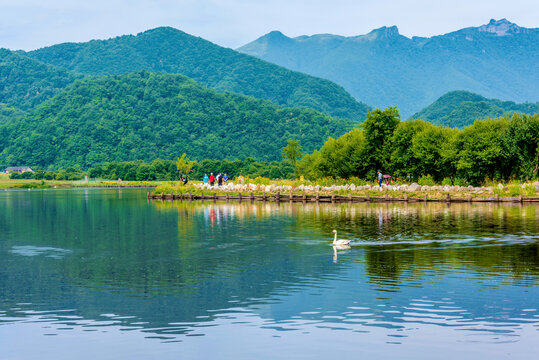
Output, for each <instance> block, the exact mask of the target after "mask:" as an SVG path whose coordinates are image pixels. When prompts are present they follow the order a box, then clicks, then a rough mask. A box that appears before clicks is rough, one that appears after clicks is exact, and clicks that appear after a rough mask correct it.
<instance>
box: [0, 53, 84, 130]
mask: <svg viewBox="0 0 539 360" xmlns="http://www.w3.org/2000/svg"><path fill="white" fill-rule="evenodd" d="M80 77H81V75H76V74H73V73H71V72H69V71H67V70H65V69H61V68H57V67H54V66H51V65H47V64H44V63H42V62H41V61H38V60H35V59H31V58H29V57H27V56H24V55H21V54H18V53H16V52H13V51H10V50H7V49H0V103H3V104H9V105H11V106H15V107H16V108H18V109H20V110H29V109H31V108H33V107H35V106H36V105H38V104H41V103H42V102H43V101H45V100H47V99H50V98H51V97H53V96H54V95H56V94H57V93H59V92H60V91H61V90H62V89H64V88H65V87H66V86H67V85H69V84H71V83H72V82H73V81H75V79H77V78H80ZM1 112H2V111H0V113H1ZM1 122H2V121H1V115H0V123H1Z"/></svg>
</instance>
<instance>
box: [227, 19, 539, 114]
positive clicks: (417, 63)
mask: <svg viewBox="0 0 539 360" xmlns="http://www.w3.org/2000/svg"><path fill="white" fill-rule="evenodd" d="M238 50H239V51H241V52H243V53H246V54H250V55H253V56H257V57H259V58H261V59H264V60H267V61H270V62H273V63H275V64H278V65H281V66H284V67H286V68H289V69H291V70H295V71H302V72H305V73H307V74H311V75H314V76H320V77H322V78H325V79H329V80H332V81H334V82H336V83H337V84H339V85H342V86H343V87H344V88H345V89H346V90H347V91H348V92H350V94H352V96H354V97H355V98H356V99H361V100H362V101H365V102H366V103H368V104H371V105H373V106H376V107H380V108H382V107H386V106H397V107H398V108H399V110H400V111H401V114H402V115H403V117H404V118H408V117H409V116H410V115H412V114H413V113H415V112H417V111H419V110H420V109H422V108H423V107H425V106H427V105H429V104H431V103H432V102H434V101H435V100H436V99H437V98H439V97H440V96H442V95H443V94H445V93H447V92H449V91H453V90H460V89H464V90H469V91H472V92H474V93H479V94H482V95H484V96H487V97H489V98H498V99H508V100H512V101H516V102H525V101H538V100H539V71H538V66H537V59H538V58H539V29H528V28H523V27H519V26H517V25H516V24H513V23H511V22H509V21H507V20H506V19H502V20H498V21H496V20H491V21H490V23H488V24H486V25H482V26H479V27H470V28H465V29H461V30H458V31H455V32H451V33H448V34H445V35H440V36H434V37H431V38H423V37H412V38H408V37H405V36H402V35H400V34H399V31H398V29H397V27H395V26H392V27H382V28H380V29H376V30H373V31H372V32H370V33H369V34H366V35H360V36H352V37H344V36H336V35H330V34H321V35H313V36H300V37H296V38H289V37H287V36H285V35H283V34H282V33H280V32H278V31H275V32H272V33H269V34H267V35H265V36H263V37H261V38H259V39H257V40H255V41H253V42H251V43H249V44H247V45H245V46H243V47H241V48H239V49H238Z"/></svg>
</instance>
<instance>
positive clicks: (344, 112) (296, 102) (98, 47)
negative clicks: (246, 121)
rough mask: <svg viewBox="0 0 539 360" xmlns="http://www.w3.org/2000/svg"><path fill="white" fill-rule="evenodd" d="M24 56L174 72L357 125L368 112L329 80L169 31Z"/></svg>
mask: <svg viewBox="0 0 539 360" xmlns="http://www.w3.org/2000/svg"><path fill="white" fill-rule="evenodd" d="M26 55H28V56H30V57H32V58H34V59H37V60H40V61H42V62H44V63H47V64H51V65H55V66H58V67H62V68H65V69H68V70H71V71H74V72H77V73H81V74H86V75H114V74H124V73H128V72H133V71H139V70H147V71H152V72H161V73H178V74H182V75H185V76H188V77H190V78H192V79H194V80H196V81H197V82H200V83H202V84H204V85H206V86H209V87H212V88H214V89H217V90H219V91H232V92H235V93H239V94H244V95H249V96H254V97H256V98H260V99H266V100H271V101H273V102H275V103H277V104H279V105H283V106H290V107H308V108H313V109H315V110H318V111H322V112H325V113H327V114H330V115H332V116H338V117H343V118H349V119H353V120H356V121H361V120H363V119H364V118H365V115H366V112H367V111H368V110H369V109H370V107H369V106H367V105H365V104H363V103H361V102H358V101H356V99H354V98H353V97H352V96H351V95H350V94H348V93H347V92H346V91H345V90H344V89H343V88H342V87H341V86H339V85H336V84H335V83H333V82H331V81H329V80H325V79H320V78H317V77H313V76H310V75H306V74H303V73H300V72H295V71H291V70H288V69H285V68H283V67H281V66H278V65H275V64H270V63H268V62H266V61H262V60H260V59H257V58H255V57H252V56H249V55H245V54H242V53H239V52H236V51H234V50H232V49H227V48H223V47H220V46H218V45H215V44H213V43H211V42H209V41H206V40H204V39H201V38H198V37H195V36H191V35H189V34H187V33H185V32H183V31H180V30H177V29H174V28H171V27H160V28H156V29H152V30H148V31H145V32H143V33H140V34H138V35H136V36H133V35H125V36H119V37H116V38H112V39H108V40H92V41H89V42H85V43H64V44H58V45H54V46H50V47H46V48H42V49H39V50H35V51H31V52H28V53H26Z"/></svg>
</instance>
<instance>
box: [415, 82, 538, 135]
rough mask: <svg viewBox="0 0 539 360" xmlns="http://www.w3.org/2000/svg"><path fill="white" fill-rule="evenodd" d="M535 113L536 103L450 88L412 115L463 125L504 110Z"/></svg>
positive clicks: (427, 119) (491, 116) (439, 123)
mask: <svg viewBox="0 0 539 360" xmlns="http://www.w3.org/2000/svg"><path fill="white" fill-rule="evenodd" d="M515 112H517V113H526V114H535V113H537V112H539V103H524V104H516V103H514V102H512V101H501V100H497V99H487V98H485V97H483V96H481V95H477V94H474V93H471V92H469V91H462V90H461V91H451V92H449V93H447V94H445V95H443V96H442V97H440V98H439V99H438V100H436V101H435V102H434V103H432V104H431V105H429V106H427V107H426V108H424V109H423V110H421V111H419V112H418V113H416V114H414V115H412V118H413V119H423V120H426V121H429V122H431V123H433V124H436V125H443V126H450V127H458V128H463V127H465V126H468V125H471V124H473V123H474V121H475V120H476V119H488V118H494V117H499V116H502V115H503V114H505V113H515Z"/></svg>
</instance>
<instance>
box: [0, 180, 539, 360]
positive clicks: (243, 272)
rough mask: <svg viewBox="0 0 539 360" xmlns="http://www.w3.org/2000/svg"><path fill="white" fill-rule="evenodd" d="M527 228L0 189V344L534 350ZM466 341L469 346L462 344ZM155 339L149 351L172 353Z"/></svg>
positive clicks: (397, 208)
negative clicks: (335, 243) (336, 241)
mask: <svg viewBox="0 0 539 360" xmlns="http://www.w3.org/2000/svg"><path fill="white" fill-rule="evenodd" d="M333 229H338V232H339V238H342V239H350V240H352V243H351V247H350V249H344V250H337V251H335V252H334V250H333V248H332V246H330V245H331V241H332V240H333V237H332V235H333V234H332V232H331V231H332V230H333ZM538 233H539V207H538V206H532V205H525V206H520V205H518V206H498V205H495V204H494V205H493V204H488V205H477V204H474V205H471V204H451V205H450V206H448V205H446V204H423V203H421V204H394V203H393V204H351V205H349V204H337V205H331V204H321V205H316V204H305V205H304V204H297V203H295V204H289V203H281V204H275V203H250V202H242V203H238V202H230V203H225V202H217V203H214V202H208V201H206V202H188V201H187V202H180V201H175V202H169V201H155V202H154V201H150V202H148V201H146V198H145V192H143V191H139V190H123V191H122V192H118V191H117V190H86V191H84V190H77V191H31V192H20V191H19V192H17V191H9V192H3V193H0V263H1V264H2V267H1V269H0V346H1V347H2V348H4V347H7V348H8V354H9V350H11V355H14V356H17V354H23V353H24V352H23V350H22V349H21V348H18V347H17V346H16V345H15V344H13V343H11V342H8V341H9V340H7V339H8V337H6V336H5V335H6V334H8V333H12V334H18V333H17V329H26V330H24V332H22V334H23V338H24V337H25V336H24V334H27V335H26V336H27V337H28V341H30V340H32V341H36V338H35V337H33V336H32V335H31V334H38V335H39V336H41V335H55V337H56V340H55V342H57V343H60V344H64V343H65V342H68V341H71V340H72V337H67V336H66V335H65V334H77V335H76V336H77V338H78V339H85V338H86V336H88V335H85V334H87V333H91V332H95V331H97V333H99V334H108V335H102V336H103V338H101V337H98V338H99V339H100V340H99V341H100V342H105V343H107V341H106V340H104V339H105V337H106V338H107V339H108V338H110V339H113V338H114V339H115V338H116V337H118V336H120V335H111V334H112V333H116V332H118V331H119V333H121V334H125V333H126V332H127V333H129V334H132V335H130V336H129V337H127V339H132V340H128V341H127V343H128V344H131V342H133V346H135V345H134V344H135V343H136V347H137V348H141V349H142V350H141V353H140V354H144V351H145V350H148V349H150V348H151V349H152V351H154V350H155V349H156V348H157V347H158V344H162V343H163V342H174V343H176V342H179V343H178V344H181V346H180V345H178V346H180V348H179V349H181V350H182V351H186V352H187V353H188V354H189V351H193V355H197V354H198V355H201V354H205V355H206V356H209V355H211V354H209V353H208V352H207V351H209V350H206V351H202V350H201V349H200V347H203V348H204V347H205V346H209V345H210V343H211V344H212V345H213V346H217V348H221V350H223V351H229V354H230V355H234V356H239V357H242V356H245V357H249V356H248V354H250V351H255V348H254V347H255V346H258V347H260V346H262V347H264V346H265V347H267V348H268V349H273V350H271V351H273V353H272V352H271V351H270V350H268V351H269V352H268V353H267V354H266V357H268V358H269V357H272V356H271V354H275V352H277V353H278V350H275V349H274V346H276V344H277V341H278V340H276V339H282V340H281V341H285V342H286V341H290V343H287V348H288V349H289V350H290V349H292V350H296V351H299V350H301V351H302V356H304V355H309V354H310V356H311V357H318V356H320V355H321V354H323V353H324V351H323V350H321V349H319V348H318V347H317V346H314V343H316V342H318V341H319V340H320V339H332V338H335V337H337V338H338V339H339V342H341V343H343V347H342V348H341V350H342V351H344V352H345V355H346V354H348V353H347V351H350V354H349V355H351V354H354V351H355V350H357V348H358V347H359V346H360V344H361V347H362V348H364V349H367V348H368V354H370V355H372V356H381V357H385V356H388V355H389V354H391V352H392V351H394V349H395V348H392V347H391V346H395V345H399V346H401V349H402V350H407V349H408V350H409V351H411V352H412V353H413V350H414V348H415V350H416V351H419V345H418V344H420V343H424V342H425V341H427V340H428V341H429V344H430V345H429V346H430V347H432V352H429V351H428V349H422V351H423V353H424V355H425V356H427V355H430V356H431V358H432V356H433V355H436V356H437V358H440V356H441V358H444V356H445V355H444V354H441V355H440V354H439V353H437V350H435V349H437V348H439V347H456V348H459V347H460V348H461V349H463V351H466V353H467V354H473V351H487V352H490V351H492V356H493V357H494V358H496V356H497V355H498V354H500V353H499V352H498V350H499V349H502V348H503V349H506V348H505V347H503V346H509V345H507V344H517V345H518V349H519V351H524V354H533V353H534V352H533V351H535V352H537V351H538V350H539V347H538V345H537V344H535V345H531V346H530V345H527V339H528V337H529V334H531V336H532V337H537V335H539V333H538V330H539V310H538V305H537V304H539V289H538V286H537V285H538V279H539V276H538V275H539V244H538V237H537V234H538ZM27 327H28V328H29V329H32V330H28V329H27ZM35 327H37V328H38V329H39V330H36V328H35ZM103 331H107V332H106V333H103ZM29 334H30V335H29ZM18 335H20V334H18ZM140 335H141V336H142V338H143V339H144V338H146V340H143V341H142V342H141V340H139V339H138V338H137V337H138V336H140ZM233 335H234V336H233ZM434 335H436V336H434ZM13 336H14V335H13ZM35 336H37V335H35ZM200 336H202V338H200ZM64 337H65V340H63V339H64ZM148 338H149V339H148ZM155 338H157V339H155ZM195 338H196V339H195ZM3 339H4V340H3ZM39 339H41V340H39V341H41V342H43V346H45V347H46V346H49V345H50V344H52V343H53V341H52V340H48V341H47V340H46V339H50V338H49V337H43V336H41V337H39ZM43 339H45V340H43ZM68 339H70V340H68ZM122 339H126V337H125V336H123V337H122ZM152 339H153V340H152ZM204 339H206V340H204ZM210 339H211V340H210ZM216 339H226V342H224V341H223V342H222V343H220V342H219V341H217V340H216ZM286 339H288V340H286ZM291 339H294V341H292V340H291ZM309 339H310V340H309ZM81 341H82V340H81ZM111 341H112V340H111ZM124 341H126V340H124ZM216 341H217V344H216V343H215V342H216ZM245 342H247V343H248V344H251V345H248V344H246V343H245ZM468 343H469V344H472V343H473V344H477V343H479V344H483V347H480V348H474V349H477V350H473V351H472V352H470V351H471V350H470V348H468V347H467V345H464V344H468ZM87 344H88V343H86V342H84V341H82V344H78V345H77V346H79V347H80V346H83V347H84V346H86V345H87ZM144 344H146V345H144ZM489 344H496V346H499V347H498V348H490V346H491V345H489ZM503 344H506V345H503ZM524 344H526V346H527V349H526V350H523V348H522V346H523V345H524ZM532 344H533V342H532ZM162 346H163V345H162ZM422 346H423V345H422ZM240 347H241V349H242V350H241V351H240V350H237V351H236V352H234V351H233V350H231V349H233V348H236V349H239V348H240ZM195 348H196V349H198V350H196V351H195ZM158 349H159V351H164V353H162V354H161V355H162V357H161V358H168V357H172V355H173V353H174V351H173V349H172V348H158ZM163 349H169V350H170V353H169V352H168V350H163ZM496 349H497V350H496ZM510 349H511V351H513V353H514V350H513V348H510ZM176 350H178V349H176ZM197 351H198V352H197ZM283 351H284V350H283ZM364 351H367V350H364ZM327 353H328V356H329V354H331V353H332V352H331V351H330V349H328V350H327ZM87 354H88V358H90V357H91V356H95V355H96V354H95V352H92V351H88V353H87ZM287 354H288V355H290V356H289V358H294V353H287ZM90 355H91V356H90ZM132 355H133V354H132V353H129V354H128V353H125V357H126V358H127V357H129V358H132ZM146 355H147V354H146ZM449 355H450V354H447V356H446V357H445V358H451V357H450V356H449ZM121 357H122V356H119V358H121ZM201 357H202V356H201ZM262 357H263V358H264V356H262ZM298 357H301V356H298ZM10 358H11V357H10ZM15 358H16V357H15ZM20 358H24V357H20ZM42 358H43V357H42ZM45 358H46V357H45ZM54 358H57V357H54ZM416 358H417V357H416Z"/></svg>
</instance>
